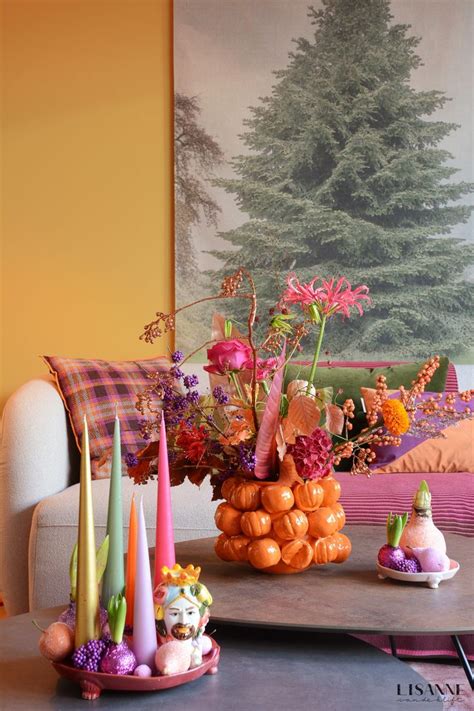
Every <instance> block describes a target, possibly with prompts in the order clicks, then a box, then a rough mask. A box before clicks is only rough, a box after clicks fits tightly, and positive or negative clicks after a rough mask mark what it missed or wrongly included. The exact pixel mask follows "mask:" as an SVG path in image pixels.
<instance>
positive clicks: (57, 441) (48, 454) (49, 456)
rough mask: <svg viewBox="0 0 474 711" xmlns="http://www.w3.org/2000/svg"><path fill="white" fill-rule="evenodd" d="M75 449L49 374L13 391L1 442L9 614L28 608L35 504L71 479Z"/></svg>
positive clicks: (3, 566) (1, 559)
mask: <svg viewBox="0 0 474 711" xmlns="http://www.w3.org/2000/svg"><path fill="white" fill-rule="evenodd" d="M74 449H75V446H74V444H73V442H72V437H71V433H70V429H69V427H68V421H67V415H66V411H65V409H64V405H63V403H62V400H61V398H60V395H59V393H58V391H57V389H56V387H55V385H54V383H53V382H52V381H51V380H49V379H41V380H40V379H38V380H31V381H29V382H27V383H25V384H24V385H23V386H22V387H21V388H19V389H18V390H17V391H16V392H15V393H13V395H12V396H11V397H10V398H9V400H8V402H7V404H6V405H5V409H4V412H3V420H2V436H1V442H0V576H1V579H0V590H1V591H2V593H3V596H4V600H5V605H6V607H7V611H8V613H9V614H11V615H15V614H19V613H21V612H26V611H27V610H28V540H29V535H30V527H31V519H32V515H33V509H34V507H35V506H36V504H37V503H38V502H39V501H40V500H41V499H43V498H45V497H46V496H50V495H52V494H55V493H57V492H58V491H61V490H62V489H65V488H66V487H68V486H69V485H70V484H71V483H73V473H74V472H77V460H78V455H77V453H76V452H75V451H74ZM76 477H77V473H76Z"/></svg>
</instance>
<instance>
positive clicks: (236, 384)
mask: <svg viewBox="0 0 474 711" xmlns="http://www.w3.org/2000/svg"><path fill="white" fill-rule="evenodd" d="M229 375H230V379H231V380H232V383H233V385H234V388H235V389H236V391H237V395H238V396H239V398H240V399H241V400H242V402H243V403H245V402H246V398H244V394H243V392H242V388H241V387H240V383H239V381H238V380H237V376H236V374H235V373H233V372H232V371H231V372H230V373H229Z"/></svg>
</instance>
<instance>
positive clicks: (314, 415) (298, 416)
mask: <svg viewBox="0 0 474 711" xmlns="http://www.w3.org/2000/svg"><path fill="white" fill-rule="evenodd" d="M320 418H321V410H320V409H319V407H318V406H317V405H316V403H315V401H314V400H313V398H311V397H307V396H306V395H300V396H299V397H295V398H293V399H292V400H291V401H290V404H289V406H288V416H287V418H286V424H285V430H289V429H290V428H291V429H292V430H293V431H297V433H298V434H299V435H304V436H307V435H310V434H311V433H312V432H313V431H314V430H315V429H316V427H317V426H318V425H319V420H320Z"/></svg>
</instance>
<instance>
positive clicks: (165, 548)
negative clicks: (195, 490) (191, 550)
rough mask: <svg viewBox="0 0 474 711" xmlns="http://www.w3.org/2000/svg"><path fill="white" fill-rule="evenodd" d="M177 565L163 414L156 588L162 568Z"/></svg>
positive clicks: (159, 456) (159, 464) (156, 546)
mask: <svg viewBox="0 0 474 711" xmlns="http://www.w3.org/2000/svg"><path fill="white" fill-rule="evenodd" d="M175 563H176V557H175V552H174V533H173V515H172V513H171V487H170V470H169V463H168V445H167V443H166V427H165V417H164V414H163V412H162V413H161V428H160V452H159V455H158V501H157V504H156V542H155V587H156V586H157V585H158V584H159V583H160V582H161V569H162V567H163V566H164V565H166V566H168V568H172V567H173V565H174V564H175Z"/></svg>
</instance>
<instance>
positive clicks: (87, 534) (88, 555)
mask: <svg viewBox="0 0 474 711" xmlns="http://www.w3.org/2000/svg"><path fill="white" fill-rule="evenodd" d="M98 637H99V587H98V585H97V571H96V561H95V532H94V513H93V509H92V486H91V464H90V456H89V432H88V429H87V420H86V418H85V417H84V431H83V434H82V447H81V479H80V485H79V532H78V546H77V592H76V628H75V640H74V642H75V646H76V648H77V647H80V646H81V645H82V644H85V643H86V642H88V641H89V640H90V639H97V638H98Z"/></svg>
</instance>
